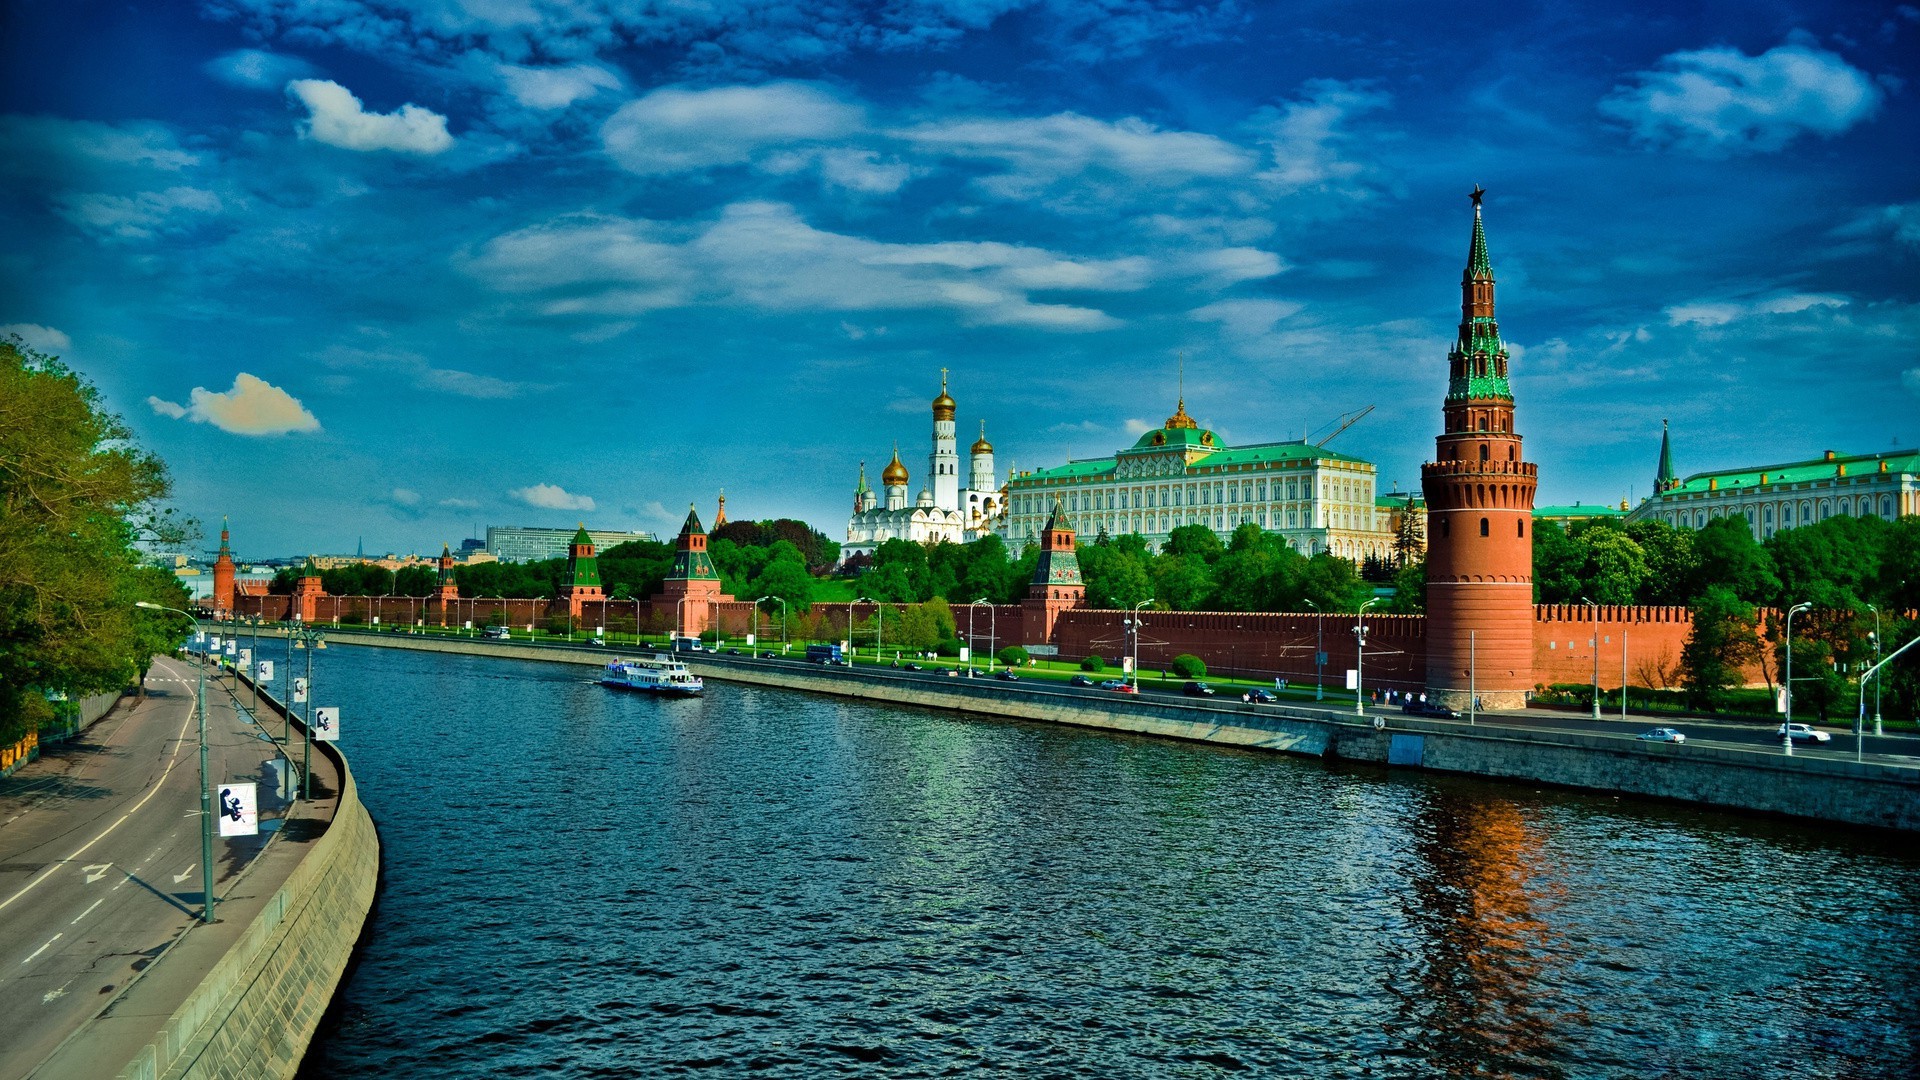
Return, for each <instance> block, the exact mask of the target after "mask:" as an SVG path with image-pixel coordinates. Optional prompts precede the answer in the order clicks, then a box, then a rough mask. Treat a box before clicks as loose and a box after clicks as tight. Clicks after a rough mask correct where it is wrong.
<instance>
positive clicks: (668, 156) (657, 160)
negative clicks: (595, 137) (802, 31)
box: [600, 82, 865, 176]
mask: <svg viewBox="0 0 1920 1080" xmlns="http://www.w3.org/2000/svg"><path fill="white" fill-rule="evenodd" d="M864 125H865V113H864V110H862V109H861V108H860V107H859V106H856V105H851V104H848V103H847V102H845V101H843V100H841V99H840V98H839V97H838V96H837V95H835V94H833V93H831V92H829V91H827V90H825V89H823V88H821V87H819V86H815V85H813V84H811V83H803V82H774V83H767V84H765V85H762V86H723V87H718V88H716V89H712V90H689V89H686V88H684V87H678V86H666V87H661V88H660V89H658V90H655V91H653V92H651V93H649V94H647V95H646V96H644V97H641V98H638V99H636V100H634V101H629V102H627V103H626V104H625V105H622V106H620V108H619V110H618V111H616V112H615V113H614V114H613V115H612V116H610V117H608V118H607V122H606V123H605V124H604V125H602V126H601V129H600V137H601V140H602V142H603V143H604V144H605V145H606V148H607V153H608V154H610V155H612V156H613V159H614V160H615V161H617V162H619V163H620V165H621V166H622V167H624V168H626V169H627V170H629V171H631V172H635V173H639V174H641V175H643V176H651V175H661V174H666V173H677V172H690V171H694V170H698V169H709V168H713V167H716V166H721V165H739V164H745V163H747V162H749V161H751V160H753V158H754V157H755V156H756V155H757V154H759V153H760V152H761V151H764V150H769V149H772V148H777V147H785V146H792V145H795V144H799V143H807V142H818V141H822V140H830V139H842V138H846V137H848V136H850V135H853V134H854V133H856V132H858V131H860V130H861V128H862V127H863V126H864Z"/></svg>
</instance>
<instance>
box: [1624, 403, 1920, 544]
mask: <svg viewBox="0 0 1920 1080" xmlns="http://www.w3.org/2000/svg"><path fill="white" fill-rule="evenodd" d="M1653 486H1654V494H1653V495H1651V496H1649V497H1648V498H1647V499H1646V500H1645V501H1644V502H1642V503H1641V504H1640V505H1639V506H1636V507H1634V509H1633V512H1632V513H1631V514H1628V515H1626V517H1627V520H1629V521H1646V520H1653V521H1664V522H1666V523H1667V524H1669V525H1674V526H1678V527H1682V528H1689V529H1698V528H1700V527H1701V526H1703V525H1705V524H1706V523H1707V522H1709V521H1712V520H1713V519H1715V518H1721V517H1738V518H1744V519H1745V520H1746V522H1747V528H1748V529H1749V530H1750V531H1751V532H1752V533H1753V538H1754V539H1755V540H1765V539H1766V538H1768V537H1770V536H1772V535H1773V534H1774V533H1776V532H1779V531H1781V530H1783V529H1791V528H1795V527H1797V526H1801V525H1812V524H1815V523H1817V522H1821V521H1825V520H1827V519H1828V518H1831V517H1877V518H1884V519H1886V520H1888V521H1892V520H1893V519H1894V518H1897V517H1900V516H1902V515H1906V514H1920V451H1914V450H1893V451H1889V452H1887V453H1883V454H1842V453H1839V452H1837V451H1834V450H1828V451H1827V452H1826V453H1824V454H1822V455H1821V456H1820V457H1817V458H1812V459H1810V460H1806V461H1790V462H1786V463H1784V464H1780V465H1761V466H1749V467H1744V468H1737V469H1721V470H1717V471H1714V472H1702V473H1695V474H1693V475H1692V476H1689V477H1687V478H1686V479H1684V480H1682V479H1680V477H1679V475H1678V474H1677V473H1676V472H1675V471H1674V467H1673V448H1672V443H1671V442H1670V440H1669V438H1668V434H1667V431H1666V424H1665V422H1664V421H1662V423H1661V432H1660V464H1659V467H1658V469H1657V471H1656V473H1655V475H1654V485H1653Z"/></svg>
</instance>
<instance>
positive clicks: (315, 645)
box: [285, 627, 327, 799]
mask: <svg viewBox="0 0 1920 1080" xmlns="http://www.w3.org/2000/svg"><path fill="white" fill-rule="evenodd" d="M287 640H288V642H289V644H288V646H287V647H288V648H289V649H305V650H306V651H307V693H306V698H307V711H306V714H305V715H304V716H302V717H301V718H300V722H301V723H302V724H304V725H306V729H307V737H306V738H305V739H302V740H301V751H300V798H302V799H306V798H308V797H309V796H310V795H311V794H312V791H313V786H312V782H311V781H310V780H309V779H308V778H309V777H310V776H311V775H312V774H313V652H314V650H315V649H324V648H326V647H327V639H326V636H325V635H324V634H322V633H320V631H318V630H315V629H313V628H311V627H301V628H299V629H296V630H290V631H288V632H287ZM288 674H289V675H291V674H292V672H288ZM286 707H287V711H286V713H285V715H286V717H287V735H286V737H287V739H288V740H289V742H290V741H291V740H292V738H293V728H292V725H293V719H292V716H293V695H292V694H288V695H287V701H286Z"/></svg>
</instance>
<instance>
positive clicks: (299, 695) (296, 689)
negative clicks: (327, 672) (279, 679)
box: [293, 677, 307, 705]
mask: <svg viewBox="0 0 1920 1080" xmlns="http://www.w3.org/2000/svg"><path fill="white" fill-rule="evenodd" d="M293 703H294V704H295V705H305V704H306V703H307V680H306V679H305V678H304V677H301V678H295V679H294V680H293Z"/></svg>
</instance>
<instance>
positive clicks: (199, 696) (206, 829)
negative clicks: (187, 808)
mask: <svg viewBox="0 0 1920 1080" xmlns="http://www.w3.org/2000/svg"><path fill="white" fill-rule="evenodd" d="M133 606H134V607H138V608H146V609H147V610H148V611H171V612H173V613H174V614H175V615H179V616H182V617H184V618H185V619H186V620H187V621H188V622H191V623H192V624H193V627H194V631H195V632H196V633H198V632H199V629H200V620H199V619H197V618H195V617H194V616H193V615H191V614H189V613H188V612H185V611H181V610H180V609H179V608H176V607H167V606H166V605H165V604H150V603H148V602H147V601H145V600H138V601H135V602H134V605H133ZM199 669H200V688H199V689H198V690H196V691H195V692H194V695H193V696H194V702H195V704H196V706H197V708H198V711H199V713H200V887H201V889H202V891H203V892H202V895H204V896H205V898H206V902H205V903H204V904H203V905H202V906H201V909H200V921H201V922H203V923H210V922H212V921H213V789H212V788H211V787H209V786H208V782H207V658H206V657H205V656H202V657H201V658H200V664H199Z"/></svg>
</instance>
